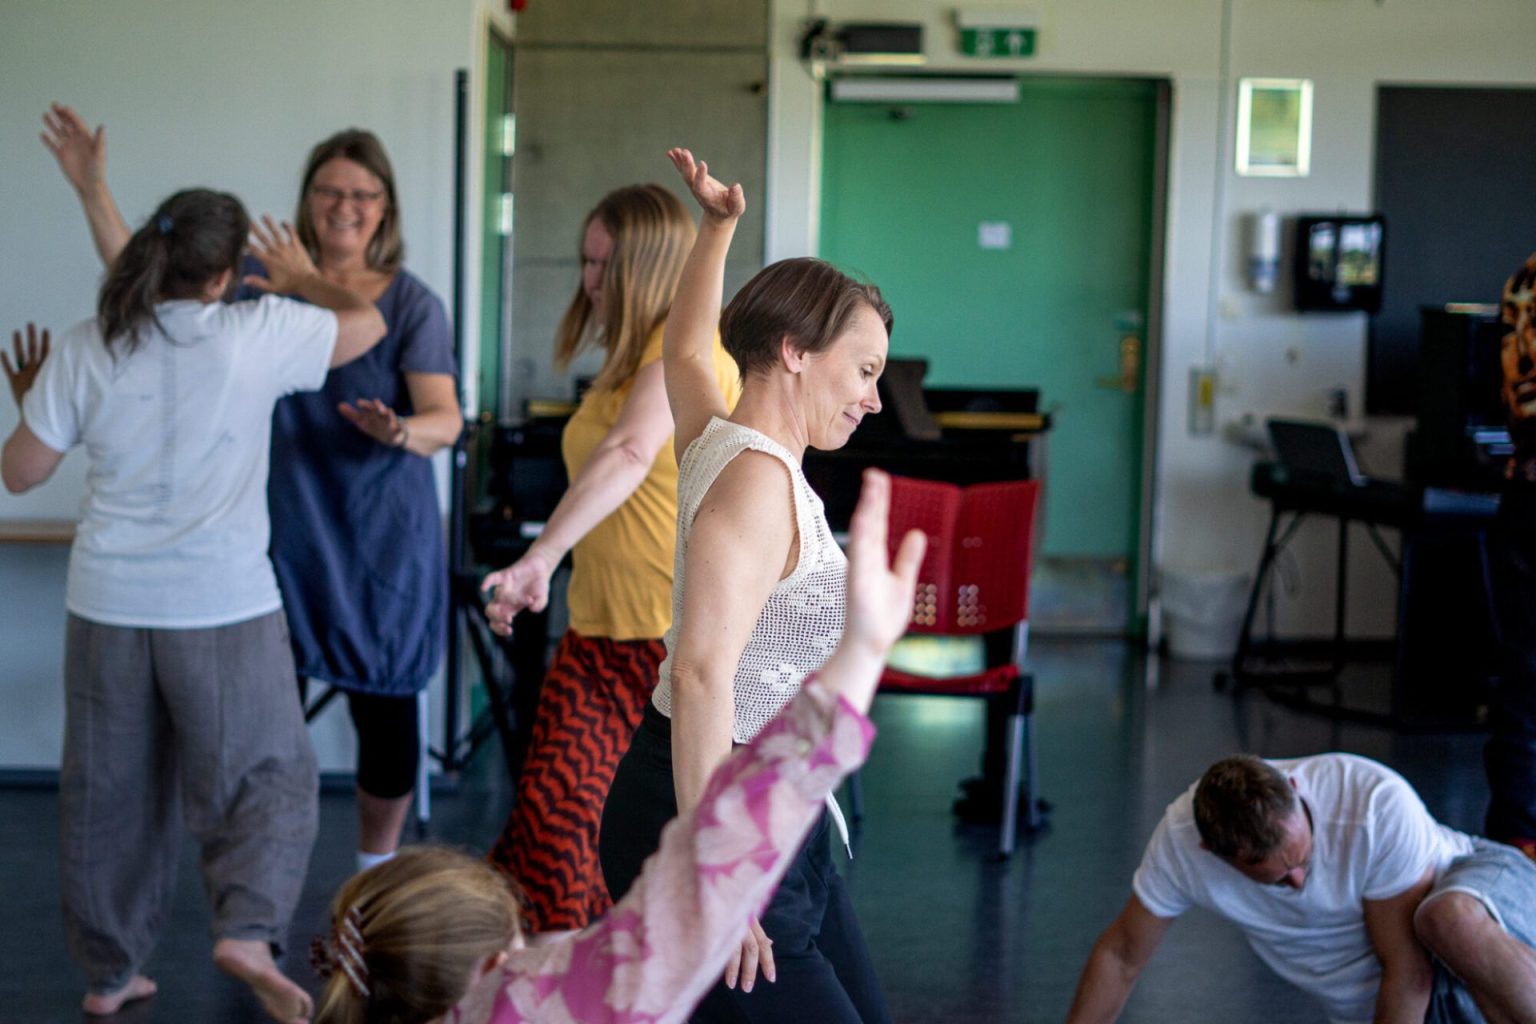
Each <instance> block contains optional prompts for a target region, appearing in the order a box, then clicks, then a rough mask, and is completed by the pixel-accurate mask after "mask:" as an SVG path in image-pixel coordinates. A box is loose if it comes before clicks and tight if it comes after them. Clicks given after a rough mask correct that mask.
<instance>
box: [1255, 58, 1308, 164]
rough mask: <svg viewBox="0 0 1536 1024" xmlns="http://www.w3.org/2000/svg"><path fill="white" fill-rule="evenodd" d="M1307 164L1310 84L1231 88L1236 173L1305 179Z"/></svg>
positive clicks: (1278, 81)
mask: <svg viewBox="0 0 1536 1024" xmlns="http://www.w3.org/2000/svg"><path fill="white" fill-rule="evenodd" d="M1311 165H1312V82H1311V80H1310V79H1306V78H1244V79H1242V80H1240V81H1239V82H1238V86H1237V173H1238V174H1242V175H1245V176H1248V177H1269V178H1305V177H1306V176H1307V175H1308V174H1309V173H1310V172H1311Z"/></svg>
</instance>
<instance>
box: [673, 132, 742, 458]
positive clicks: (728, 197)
mask: <svg viewBox="0 0 1536 1024" xmlns="http://www.w3.org/2000/svg"><path fill="white" fill-rule="evenodd" d="M667 157H668V159H670V160H671V161H672V165H673V166H674V167H676V168H677V171H678V173H679V174H681V175H682V176H683V181H684V182H685V183H687V185H688V190H689V191H690V192H692V193H693V197H694V199H696V200H698V203H699V207H700V209H702V210H703V212H704V220H703V222H702V223H701V224H700V225H699V233H698V236H697V237H696V238H695V239H694V241H693V250H692V251H691V252H689V254H688V262H687V263H685V264H684V265H683V276H682V279H681V280H680V281H679V282H678V285H677V294H676V296H675V297H674V298H673V299H672V311H671V313H670V314H668V316H667V327H666V331H665V333H664V334H663V335H662V363H663V364H664V365H665V367H666V381H667V399H668V401H669V402H671V405H672V419H673V422H674V423H675V424H676V431H675V432H674V433H673V435H672V437H673V441H672V443H673V446H674V448H675V449H676V451H677V457H678V459H679V460H681V459H682V457H683V453H684V452H685V451H687V450H688V446H689V445H690V444H692V443H693V440H694V438H696V437H698V436H699V434H701V433H703V431H704V428H705V427H706V426H708V425H709V420H710V417H712V416H720V417H722V418H723V417H725V416H728V415H730V409H728V408H727V407H726V404H725V396H724V395H722V394H721V393H720V384H719V382H718V380H717V379H716V376H715V362H714V344H715V331H716V329H717V328H718V327H719V325H720V305H721V300H722V296H723V293H724V291H725V257H726V254H727V253H729V252H730V249H731V238H732V236H733V235H735V234H736V222H737V221H738V220H739V219H741V215H742V214H743V213H745V212H746V209H747V201H746V197H745V196H744V195H743V193H742V191H741V186H740V185H731V186H730V187H729V188H727V187H726V186H725V185H723V184H721V183H720V182H718V181H716V180H715V179H714V178H712V177H710V174H709V165H708V164H706V163H704V162H703V161H699V162H697V163H695V162H694V159H693V154H692V153H690V152H689V151H688V150H686V149H671V150H668V151H667Z"/></svg>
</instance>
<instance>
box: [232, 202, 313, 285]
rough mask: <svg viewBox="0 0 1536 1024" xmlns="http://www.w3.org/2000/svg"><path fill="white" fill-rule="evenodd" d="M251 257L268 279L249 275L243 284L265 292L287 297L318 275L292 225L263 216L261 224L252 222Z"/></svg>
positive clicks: (307, 251)
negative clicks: (257, 262)
mask: <svg viewBox="0 0 1536 1024" xmlns="http://www.w3.org/2000/svg"><path fill="white" fill-rule="evenodd" d="M250 250H251V255H252V256H255V257H256V258H257V259H259V260H261V262H262V265H263V266H265V267H266V268H267V276H266V277H261V276H260V275H257V274H249V275H247V276H246V278H245V283H246V284H248V285H250V286H251V287H252V288H259V289H260V290H262V291H264V292H277V293H278V294H286V293H288V292H292V291H295V290H297V287H298V283H299V282H300V281H301V280H303V279H304V278H306V277H310V276H313V275H314V274H316V273H318V271H316V270H315V262H314V260H312V259H310V258H309V250H307V249H305V248H304V246H303V244H302V243H301V242H300V241H299V236H298V234H297V233H296V232H295V231H294V230H293V225H292V224H289V223H288V222H287V221H283V222H281V223H278V222H276V221H274V220H273V219H272V218H271V217H269V216H267V215H266V214H262V217H261V223H260V224H257V223H256V222H255V221H252V222H251V246H250Z"/></svg>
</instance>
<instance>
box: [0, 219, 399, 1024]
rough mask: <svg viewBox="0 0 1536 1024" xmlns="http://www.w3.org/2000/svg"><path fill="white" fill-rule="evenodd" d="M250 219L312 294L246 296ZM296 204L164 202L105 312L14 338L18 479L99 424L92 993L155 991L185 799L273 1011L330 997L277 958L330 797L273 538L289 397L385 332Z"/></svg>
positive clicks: (80, 694)
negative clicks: (279, 434)
mask: <svg viewBox="0 0 1536 1024" xmlns="http://www.w3.org/2000/svg"><path fill="white" fill-rule="evenodd" d="M248 236H251V237H252V239H253V240H252V247H253V250H254V251H255V252H256V254H257V255H258V256H259V257H260V258H261V260H262V261H263V262H264V263H265V264H266V267H267V270H268V277H267V278H265V279H257V280H254V281H248V282H247V283H251V284H255V285H256V286H257V287H260V288H264V289H269V290H271V291H274V292H281V293H286V294H297V295H299V296H301V297H303V298H304V299H306V300H308V302H309V303H312V304H311V305H306V304H305V303H301V302H296V301H294V300H292V299H286V298H279V297H278V296H276V295H267V296H264V297H262V298H261V299H259V300H256V301H250V302H239V303H233V304H225V303H224V302H222V301H221V299H222V298H223V296H224V295H225V294H226V293H227V292H228V291H229V288H230V284H231V282H232V281H233V279H234V276H235V274H236V268H237V266H238V265H239V261H240V258H241V253H242V251H243V250H244V249H245V247H246V244H247V238H248ZM384 332H385V326H384V320H383V317H382V316H380V314H379V311H378V310H377V309H376V308H374V306H373V304H372V303H371V302H369V301H368V300H367V299H365V298H363V297H362V296H360V295H357V294H356V293H354V292H351V291H348V290H346V289H343V288H340V287H338V286H336V285H333V284H329V283H328V282H326V281H325V280H324V279H323V278H321V277H320V275H319V274H318V273H316V271H315V268H314V265H313V264H312V263H311V262H310V260H309V256H308V254H307V253H306V252H305V250H304V248H303V246H301V245H300V244H299V242H298V240H297V238H296V237H295V236H294V233H293V230H292V229H291V228H290V227H289V226H288V225H287V224H283V225H281V226H279V225H277V224H274V223H273V222H272V221H271V220H270V219H268V220H266V222H265V229H262V228H260V227H258V228H256V229H255V231H254V232H253V231H252V228H251V223H250V219H249V217H248V216H247V215H246V212H245V209H244V208H243V207H242V206H241V205H240V202H239V200H237V199H236V198H235V197H233V196H231V195H227V194H224V193H218V192H210V191H206V190H202V189H193V190H188V191H184V192H178V193H176V194H175V195H173V196H171V197H170V198H169V199H167V200H165V201H164V202H163V203H161V204H160V206H159V208H158V209H157V210H156V211H155V213H154V214H153V215H152V216H151V217H150V218H149V221H148V222H147V223H146V224H145V225H144V226H143V227H141V228H140V229H139V230H138V231H136V232H134V234H133V235H132V237H131V238H130V239H129V240H128V243H127V244H126V245H125V246H124V248H123V250H122V252H121V253H120V254H119V255H118V257H117V258H116V259H115V260H113V262H112V264H111V266H110V267H109V268H108V271H107V276H106V279H105V281H104V283H103V284H102V288H101V293H100V296H99V299H98V303H97V316H96V317H95V318H93V319H91V320H88V321H86V322H84V323H82V324H80V325H78V326H76V327H74V328H72V329H70V330H69V331H67V332H65V333H64V335H63V336H62V337H61V338H60V339H59V342H58V345H57V346H56V347H55V349H56V350H55V351H54V352H53V353H52V354H51V355H50V354H49V352H48V347H49V346H48V345H47V338H46V334H45V336H44V338H43V341H42V344H38V341H37V339H36V336H35V335H34V334H32V332H31V328H30V327H29V337H28V344H27V345H25V346H23V345H22V344H21V341H20V338H19V336H18V337H17V339H16V341H15V349H14V354H15V357H16V358H15V363H14V365H13V364H12V362H11V360H9V359H6V360H4V361H3V362H4V364H5V365H4V369H5V372H6V376H7V378H8V379H9V382H10V385H11V390H12V393H13V395H14V396H15V397H16V400H17V402H18V404H20V406H21V412H22V418H21V422H20V423H19V424H18V425H17V427H16V430H15V432H14V433H12V435H11V436H10V438H9V439H8V440H7V441H6V442H5V447H4V449H3V452H0V476H3V479H4V483H5V486H6V488H7V489H8V490H10V491H12V492H14V493H20V492H22V491H25V490H28V489H30V488H32V487H35V486H37V485H39V484H41V483H43V482H44V481H45V480H47V479H48V478H49V476H51V475H52V473H53V471H54V470H55V469H56V468H57V467H58V465H59V463H60V462H61V461H62V460H63V458H64V455H65V453H66V452H68V451H69V450H70V449H71V448H74V447H75V446H77V445H80V446H83V447H84V449H85V452H86V458H87V459H88V461H89V469H88V472H87V476H86V494H85V499H84V502H83V505H82V508H81V520H80V524H79V527H78V529H77V531H76V535H75V542H74V545H73V547H72V548H71V550H70V559H69V576H68V583H67V586H66V590H65V605H66V608H67V610H68V613H69V617H68V623H67V627H66V633H65V665H64V688H65V723H64V756H63V762H62V766H61V769H60V777H59V809H60V819H61V850H62V856H61V870H62V875H63V897H64V916H65V926H66V928H65V932H66V937H67V940H68V943H69V947H70V953H71V955H72V956H73V957H74V959H75V960H76V961H77V962H78V963H79V964H80V965H81V967H82V968H83V969H84V971H85V974H86V980H87V994H86V996H85V999H84V1009H85V1011H86V1012H87V1013H90V1014H111V1013H115V1012H116V1011H117V1010H118V1009H119V1008H120V1007H121V1006H122V1005H123V1004H124V1003H126V1002H129V1001H131V1000H134V999H141V998H144V997H147V996H150V995H153V994H154V992H155V983H154V982H153V981H151V980H150V979H149V978H148V977H146V976H145V975H143V974H142V973H140V968H141V966H142V965H143V962H144V960H145V958H146V957H147V956H148V955H149V952H150V950H151V948H152V947H153V945H154V942H155V939H156V937H157V932H158V931H159V928H160V926H161V925H162V923H163V922H164V920H165V918H166V916H167V912H168V909H169V903H170V900H171V897H172V894H173V893H174V891H175V872H176V862H177V860H178V855H179V848H180V842H181V836H180V833H181V829H180V825H181V823H182V822H185V824H186V826H187V828H188V830H189V831H191V833H192V834H193V836H194V837H195V838H196V839H197V840H198V841H199V843H200V844H201V846H202V859H201V866H202V871H203V876H204V881H205V883H206V886H207V890H208V893H209V898H210V902H211V903H212V905H213V914H214V921H213V935H214V938H215V944H214V948H213V958H214V962H215V963H216V964H217V965H218V966H219V967H220V968H221V969H223V970H224V971H226V972H227V973H229V974H232V975H234V976H235V977H237V978H239V979H240V980H242V981H244V982H246V983H247V984H248V985H250V987H251V988H252V989H253V990H254V991H255V993H256V995H257V996H258V997H259V998H260V1000H261V1002H262V1004H263V1006H264V1007H265V1009H266V1010H267V1012H268V1013H270V1014H271V1015H272V1017H273V1018H274V1019H277V1020H281V1021H285V1022H293V1021H303V1020H307V1019H308V1018H309V1015H310V1013H311V1012H312V1009H313V1007H312V1005H311V1000H310V998H309V996H308V995H307V994H306V993H305V992H304V991H303V989H301V988H299V987H298V986H297V985H295V984H294V983H293V982H292V981H290V980H289V979H287V978H285V977H284V976H283V974H282V973H281V971H279V970H278V968H277V966H276V963H275V961H274V959H273V950H274V949H279V948H281V946H282V944H283V942H284V940H285V939H286V937H287V931H288V924H289V920H290V918H291V917H292V914H293V910H294V906H295V904H296V903H297V901H298V897H299V892H300V889H301V888H302V886H303V881H304V873H305V870H306V867H307V865H308V861H309V851H310V847H311V846H312V845H313V842H314V837H315V829H316V825H317V822H318V805H317V801H318V792H317V778H316V769H315V759H314V752H313V751H312V749H311V748H310V745H309V737H308V734H307V733H306V732H305V728H304V722H303V717H302V713H301V711H300V708H299V705H298V702H297V701H296V700H295V699H294V694H293V663H292V657H291V655H290V653H289V647H288V636H287V626H286V624H285V622H284V619H283V613H282V602H281V600H280V598H279V595H278V589H277V582H276V578H275V577H274V575H273V571H272V565H271V563H270V562H269V561H268V559H267V540H268V532H269V524H268V519H267V503H266V486H267V468H268V443H269V439H270V434H271V426H272V407H273V405H274V404H275V403H276V402H277V400H278V399H279V398H281V397H282V396H283V395H286V394H289V393H291V392H294V391H300V390H314V389H316V388H319V387H320V386H321V384H322V383H323V382H324V380H325V375H326V372H327V370H328V369H329V368H330V367H332V366H338V365H340V364H342V363H345V362H347V361H348V360H351V359H355V358H357V357H358V356H360V355H362V354H363V353H364V352H366V351H367V350H368V349H369V348H371V347H372V346H373V345H374V344H376V343H377V342H378V340H379V339H380V338H382V337H383V336H384Z"/></svg>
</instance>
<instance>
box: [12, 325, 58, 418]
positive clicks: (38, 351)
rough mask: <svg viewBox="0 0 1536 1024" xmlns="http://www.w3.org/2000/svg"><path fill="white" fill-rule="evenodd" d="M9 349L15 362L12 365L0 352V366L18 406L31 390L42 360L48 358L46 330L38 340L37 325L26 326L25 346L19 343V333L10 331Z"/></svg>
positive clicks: (45, 329)
mask: <svg viewBox="0 0 1536 1024" xmlns="http://www.w3.org/2000/svg"><path fill="white" fill-rule="evenodd" d="M11 349H12V350H13V351H14V352H15V353H16V362H15V363H14V364H13V363H12V362H11V360H10V358H8V357H7V356H6V354H5V353H4V352H0V366H4V368H5V379H6V382H7V383H9V384H10V385H11V395H12V397H14V398H15V399H16V404H17V405H18V406H19V405H21V400H22V398H23V397H25V396H26V393H27V392H28V391H29V390H31V388H32V382H33V381H34V380H36V379H37V371H38V370H40V369H41V368H42V365H43V360H44V359H47V358H48V328H46V327H44V328H43V332H42V337H41V338H39V337H38V332H37V325H36V324H27V342H26V345H25V346H23V345H22V342H21V332H20V331H12V332H11Z"/></svg>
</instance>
